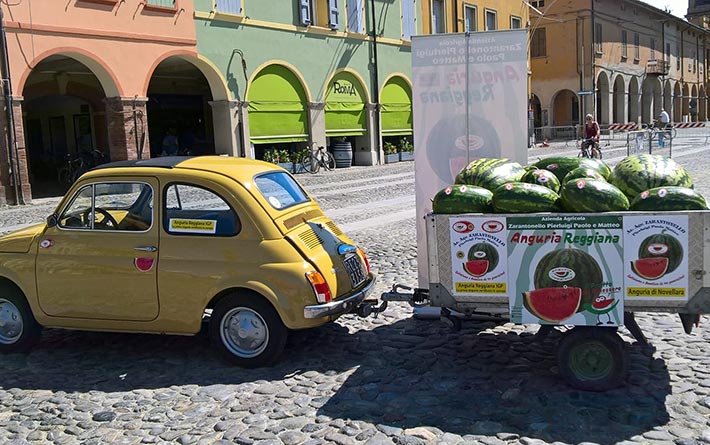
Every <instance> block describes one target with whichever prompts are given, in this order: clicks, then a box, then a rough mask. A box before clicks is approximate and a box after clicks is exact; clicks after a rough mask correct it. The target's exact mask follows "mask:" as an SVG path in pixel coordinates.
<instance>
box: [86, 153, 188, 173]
mask: <svg viewBox="0 0 710 445" xmlns="http://www.w3.org/2000/svg"><path fill="white" fill-rule="evenodd" d="M191 158H194V156H163V157H160V158H151V159H134V160H131V161H116V162H109V163H107V164H101V165H97V166H96V167H94V168H92V169H91V170H100V169H102V168H117V167H120V168H123V167H157V168H175V167H177V166H178V165H179V164H181V163H183V162H185V161H186V160H188V159H191Z"/></svg>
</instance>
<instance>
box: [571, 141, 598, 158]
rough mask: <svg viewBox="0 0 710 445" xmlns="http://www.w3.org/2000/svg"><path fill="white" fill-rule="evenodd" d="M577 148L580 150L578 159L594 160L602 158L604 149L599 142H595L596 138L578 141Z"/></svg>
mask: <svg viewBox="0 0 710 445" xmlns="http://www.w3.org/2000/svg"><path fill="white" fill-rule="evenodd" d="M577 148H578V149H579V153H578V154H577V157H580V158H594V159H601V158H602V148H601V146H600V145H599V142H597V141H596V140H594V138H589V139H577Z"/></svg>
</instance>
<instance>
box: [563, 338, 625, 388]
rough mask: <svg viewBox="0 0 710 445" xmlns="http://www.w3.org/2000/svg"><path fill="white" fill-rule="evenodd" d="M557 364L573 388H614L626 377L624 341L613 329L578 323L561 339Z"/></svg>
mask: <svg viewBox="0 0 710 445" xmlns="http://www.w3.org/2000/svg"><path fill="white" fill-rule="evenodd" d="M557 363H558V365H559V369H560V374H562V377H564V379H565V381H566V382H567V384H569V385H570V386H572V387H574V388H577V389H581V390H584V391H606V390H609V389H612V388H616V387H618V386H621V385H622V384H623V383H624V379H625V377H626V356H625V354H624V341H623V340H622V339H621V337H619V334H617V333H616V329H612V328H594V327H585V326H578V327H576V328H574V329H572V330H570V331H568V332H567V333H565V335H564V336H563V337H562V339H561V340H560V344H559V348H558V350H557Z"/></svg>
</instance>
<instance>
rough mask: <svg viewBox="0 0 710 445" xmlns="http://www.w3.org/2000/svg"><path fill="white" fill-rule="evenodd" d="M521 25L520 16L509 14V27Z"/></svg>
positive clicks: (515, 27) (518, 27) (516, 27)
mask: <svg viewBox="0 0 710 445" xmlns="http://www.w3.org/2000/svg"><path fill="white" fill-rule="evenodd" d="M522 27H523V19H521V18H520V17H517V16H514V15H511V16H510V29H520V28H522Z"/></svg>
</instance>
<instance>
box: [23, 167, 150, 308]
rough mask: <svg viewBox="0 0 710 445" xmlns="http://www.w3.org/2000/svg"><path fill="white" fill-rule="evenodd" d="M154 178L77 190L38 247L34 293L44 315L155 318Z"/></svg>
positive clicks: (101, 183) (95, 184) (96, 183)
mask: <svg viewBox="0 0 710 445" xmlns="http://www.w3.org/2000/svg"><path fill="white" fill-rule="evenodd" d="M158 187H159V185H158V181H157V179H155V178H140V179H139V178H121V179H118V180H103V181H92V182H86V183H84V184H82V185H81V186H80V187H79V188H77V189H76V192H75V193H74V195H73V196H72V198H71V199H70V200H68V201H67V205H66V206H65V207H64V208H63V209H60V213H59V217H58V223H57V224H56V225H54V226H52V227H48V228H47V229H46V230H45V232H44V234H43V235H42V236H41V238H40V240H39V249H38V254H37V263H36V277H37V293H38V297H39V303H40V307H41V308H42V311H44V312H45V313H46V314H47V315H50V316H55V317H71V318H85V319H104V320H127V321H146V320H153V319H155V318H156V317H157V316H158V310H159V304H158V303H159V302H158V291H157V272H156V271H157V264H156V263H157V261H158V247H159V246H158V239H159V238H158V237H159V235H158V234H159V224H158V222H157V216H156V213H155V209H154V206H153V200H154V197H155V196H156V191H157V190H158Z"/></svg>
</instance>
